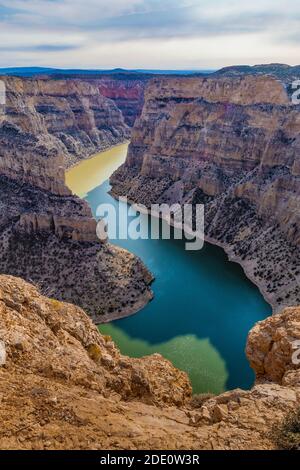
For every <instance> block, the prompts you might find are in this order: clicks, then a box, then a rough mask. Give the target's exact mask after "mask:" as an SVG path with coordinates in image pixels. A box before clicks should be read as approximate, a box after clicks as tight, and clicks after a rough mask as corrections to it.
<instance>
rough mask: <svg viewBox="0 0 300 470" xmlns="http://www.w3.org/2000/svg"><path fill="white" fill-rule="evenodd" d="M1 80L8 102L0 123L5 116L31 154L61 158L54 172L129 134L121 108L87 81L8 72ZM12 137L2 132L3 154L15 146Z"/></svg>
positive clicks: (124, 138) (2, 123) (4, 122)
mask: <svg viewBox="0 0 300 470" xmlns="http://www.w3.org/2000/svg"><path fill="white" fill-rule="evenodd" d="M3 80H4V82H5V83H6V90H7V92H6V98H7V103H6V112H5V115H4V116H2V119H1V121H0V124H1V127H3V126H4V129H5V126H6V121H9V123H10V125H11V126H13V129H14V132H15V133H16V132H17V131H18V133H19V134H18V138H19V141H20V145H21V146H22V142H23V143H24V144H23V145H26V148H29V147H31V148H32V150H33V152H31V153H32V154H33V155H31V158H32V157H33V156H34V155H35V153H38V154H39V155H40V156H43V153H44V154H45V153H49V152H52V153H53V154H54V153H56V154H59V155H60V160H59V161H58V162H57V163H56V164H55V165H54V166H52V171H53V168H57V169H59V168H60V167H61V166H62V164H64V165H65V166H69V165H71V164H74V163H76V162H77V161H78V160H80V159H82V158H85V157H87V156H90V155H92V154H94V153H96V152H98V151H101V150H103V149H105V148H107V147H111V146H112V145H115V144H119V143H122V142H124V141H125V140H126V139H128V138H129V136H130V131H129V128H128V126H127V125H126V124H125V122H124V118H123V115H122V113H121V111H120V110H119V109H118V108H117V106H116V105H115V103H114V102H113V101H112V100H110V99H108V98H106V97H105V96H103V95H102V94H101V93H100V91H99V89H98V87H97V86H95V85H93V84H91V83H88V82H86V81H83V80H53V79H50V80H46V79H43V80H35V79H21V78H12V77H10V78H7V77H4V78H3ZM11 132H13V130H12V131H11ZM10 137H11V139H13V138H14V135H11V136H10V135H9V134H8V133H6V140H4V141H2V142H1V147H0V152H1V154H0V155H1V156H2V154H5V155H10V154H11V153H12V152H13V151H15V150H16V148H15V146H12V145H11V144H12V143H11V141H10V140H9V138H10ZM11 147H12V148H11ZM20 148H21V147H20ZM39 155H38V156H39ZM62 157H63V158H64V163H63V162H62V161H61V159H62ZM14 170H16V168H14Z"/></svg>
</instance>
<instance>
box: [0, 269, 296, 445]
mask: <svg viewBox="0 0 300 470" xmlns="http://www.w3.org/2000/svg"><path fill="white" fill-rule="evenodd" d="M299 339H300V309H299V308H292V309H288V310H286V311H284V312H283V313H282V314H281V315H278V316H274V317H271V318H269V319H267V320H265V321H264V322H261V323H259V324H258V325H257V326H256V327H255V328H254V330H253V331H252V332H251V333H250V335H249V341H248V347H247V353H248V357H249V360H250V362H251V364H252V366H253V367H254V369H255V371H256V374H257V377H258V380H257V383H256V385H255V386H254V388H253V389H252V390H250V391H242V390H234V391H230V392H227V393H225V394H223V395H220V396H216V397H212V398H209V399H208V398H204V397H203V399H202V400H198V401H197V400H195V399H193V400H191V386H190V384H189V381H188V378H187V376H186V374H185V373H183V372H180V371H178V370H177V369H175V368H174V367H173V366H172V365H171V364H170V362H169V361H166V360H165V359H163V358H162V357H161V356H159V355H154V356H149V357H145V358H141V359H130V358H127V357H124V356H122V355H121V354H120V352H119V351H118V349H117V348H116V346H115V345H114V343H113V342H112V341H111V338H110V337H103V336H102V335H101V334H99V332H98V330H97V328H96V327H95V326H94V325H93V324H92V322H91V320H90V319H89V318H88V317H87V316H86V315H85V313H84V312H83V311H82V310H80V309H79V308H78V307H75V306H73V305H70V304H65V303H61V302H58V301H57V300H53V299H49V298H46V297H43V296H42V295H41V294H40V293H39V292H38V290H37V289H36V288H35V287H33V286H31V285H29V284H27V283H25V282H24V281H22V280H20V279H16V278H13V277H11V276H0V354H1V359H2V360H1V361H0V396H1V407H0V419H1V423H2V425H1V429H0V448H1V449H116V450H117V449H132V450H134V449H155V450H157V449H164V450H166V449H170V450H174V449H191V450H195V449H208V450H211V449H273V448H274V444H273V442H272V440H271V432H270V431H271V429H272V427H273V426H276V425H277V424H278V423H280V422H281V421H282V419H283V418H284V416H285V415H286V413H288V412H289V411H292V410H295V409H296V408H297V407H298V406H299V402H300V370H299V366H296V365H294V364H293V362H292V357H293V356H292V355H293V344H294V341H299Z"/></svg>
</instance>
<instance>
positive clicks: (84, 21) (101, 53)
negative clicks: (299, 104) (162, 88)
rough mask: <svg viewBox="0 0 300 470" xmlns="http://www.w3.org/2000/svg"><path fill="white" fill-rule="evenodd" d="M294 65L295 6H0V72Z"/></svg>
mask: <svg viewBox="0 0 300 470" xmlns="http://www.w3.org/2000/svg"><path fill="white" fill-rule="evenodd" d="M267 62H283V63H289V64H291V65H295V64H298V63H300V2H299V0H289V1H288V0H250V1H241V0H177V1H176V0H4V1H3V0H0V67H9V66H33V65H35V66H52V67H65V68H70V67H76V68H113V67H125V68H150V69H203V68H205V69H209V68H219V67H222V66H226V65H232V64H246V63H248V64H256V63H267Z"/></svg>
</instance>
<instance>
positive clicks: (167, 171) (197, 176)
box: [111, 75, 300, 311]
mask: <svg viewBox="0 0 300 470" xmlns="http://www.w3.org/2000/svg"><path fill="white" fill-rule="evenodd" d="M299 151H300V106H299V105H293V104H292V102H291V99H290V96H289V95H288V93H287V90H286V87H285V85H284V84H283V83H282V82H281V81H280V80H277V79H275V78H273V77H271V76H265V75H246V76H234V77H230V78H228V77H222V78H220V77H218V78H216V77H207V78H197V77H191V78H175V79H173V78H162V79H155V80H152V81H151V82H150V84H149V86H148V88H147V90H146V93H145V105H144V108H143V112H142V115H141V117H140V118H139V119H138V120H137V122H136V124H135V126H134V129H133V133H132V140H131V144H130V147H129V153H128V157H127V161H126V163H125V164H124V165H123V167H121V168H120V169H119V170H118V171H117V172H116V173H115V174H114V175H113V177H112V178H111V182H112V185H113V194H114V195H116V196H125V195H126V196H128V197H129V198H130V199H131V200H133V201H135V202H139V203H144V204H146V205H147V206H150V204H151V203H157V202H167V203H170V202H171V203H177V202H179V203H181V204H182V203H184V202H193V203H204V204H205V209H206V236H207V240H208V241H211V242H212V243H216V244H218V245H220V246H222V247H224V248H225V250H226V251H227V253H228V254H229V256H230V258H231V259H233V260H234V261H237V262H239V263H240V264H241V265H242V266H243V267H244V269H245V271H246V273H247V275H248V276H249V277H250V278H251V279H252V280H253V281H254V282H255V283H256V284H257V285H258V286H259V287H260V289H261V291H262V293H263V294H264V296H265V297H266V298H267V300H268V301H269V302H270V303H271V304H272V305H273V307H274V310H275V311H278V309H280V308H281V307H283V306H289V305H293V304H297V303H298V302H300V251H299V245H300V171H299V168H300V167H299V165H300V156H299Z"/></svg>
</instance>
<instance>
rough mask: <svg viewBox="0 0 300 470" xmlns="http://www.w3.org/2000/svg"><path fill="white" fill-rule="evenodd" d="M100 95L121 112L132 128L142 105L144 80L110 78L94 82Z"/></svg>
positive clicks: (145, 81)
mask: <svg viewBox="0 0 300 470" xmlns="http://www.w3.org/2000/svg"><path fill="white" fill-rule="evenodd" d="M91 83H95V84H96V86H97V87H98V90H99V92H100V93H101V95H103V96H106V97H107V98H109V99H111V100H113V101H114V102H115V104H116V106H117V108H118V109H119V110H120V111H121V112H122V114H123V117H124V120H125V122H126V124H127V125H128V126H129V127H133V125H134V123H135V121H136V119H137V117H139V116H140V114H141V112H142V108H143V104H144V91H145V87H146V83H147V80H145V79H141V78H140V79H128V78H127V79H126V78H123V79H119V80H118V79H113V78H111V77H108V78H102V79H101V80H95V81H92V82H91Z"/></svg>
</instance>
